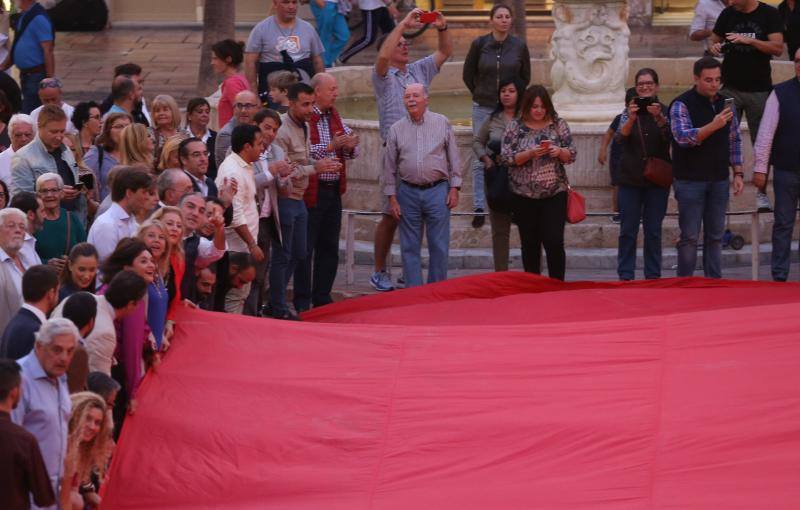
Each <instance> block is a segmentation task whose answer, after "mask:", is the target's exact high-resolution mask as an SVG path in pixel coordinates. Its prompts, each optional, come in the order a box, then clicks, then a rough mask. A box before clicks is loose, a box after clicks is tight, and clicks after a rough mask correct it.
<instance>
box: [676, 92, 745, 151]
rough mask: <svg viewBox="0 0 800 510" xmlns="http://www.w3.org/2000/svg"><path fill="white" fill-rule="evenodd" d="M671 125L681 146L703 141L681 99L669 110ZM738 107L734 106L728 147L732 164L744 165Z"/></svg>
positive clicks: (698, 143)
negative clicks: (737, 113)
mask: <svg viewBox="0 0 800 510" xmlns="http://www.w3.org/2000/svg"><path fill="white" fill-rule="evenodd" d="M669 118H670V125H671V127H672V137H673V138H674V139H675V142H676V143H677V144H678V145H680V146H681V147H696V146H698V145H700V143H701V142H698V141H697V132H698V131H700V128H696V127H694V126H692V118H691V117H690V116H689V109H688V108H687V107H686V105H685V104H684V103H683V102H681V101H675V102H674V103H673V104H672V108H670V110H669ZM736 119H737V115H736V107H735V106H734V107H733V119H731V121H730V123H729V125H730V128H729V132H728V142H729V143H728V147H729V148H730V164H731V166H741V165H742V134H741V132H740V131H739V122H738V121H737V120H736Z"/></svg>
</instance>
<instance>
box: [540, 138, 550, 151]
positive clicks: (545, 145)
mask: <svg viewBox="0 0 800 510" xmlns="http://www.w3.org/2000/svg"><path fill="white" fill-rule="evenodd" d="M539 145H540V146H541V147H542V149H549V148H550V140H547V139H544V140H541V141H540V142H539Z"/></svg>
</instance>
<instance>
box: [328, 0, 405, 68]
mask: <svg viewBox="0 0 800 510" xmlns="http://www.w3.org/2000/svg"><path fill="white" fill-rule="evenodd" d="M361 17H362V18H363V20H364V35H362V36H361V37H359V38H358V39H356V40H355V41H353V44H351V45H350V46H348V47H347V49H345V50H344V51H343V52H342V54H341V55H339V60H341V61H342V62H347V60H348V59H349V58H350V57H352V56H353V55H355V54H356V53H358V52H359V51H362V50H365V49H367V48H369V46H370V44H372V43H374V42H375V39H377V38H378V30H380V31H381V32H383V33H384V34H388V33H389V32H391V31H392V30H394V20H393V19H392V16H391V15H390V14H389V9H387V8H386V7H378V8H377V9H373V10H371V11H365V10H364V9H361Z"/></svg>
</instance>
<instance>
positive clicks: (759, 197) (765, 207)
mask: <svg viewBox="0 0 800 510" xmlns="http://www.w3.org/2000/svg"><path fill="white" fill-rule="evenodd" d="M756 209H758V212H771V211H772V204H770V203H769V197H768V196H767V194H766V193H761V192H760V191H757V192H756Z"/></svg>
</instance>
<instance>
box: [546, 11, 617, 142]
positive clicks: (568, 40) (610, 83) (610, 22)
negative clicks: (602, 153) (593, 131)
mask: <svg viewBox="0 0 800 510" xmlns="http://www.w3.org/2000/svg"><path fill="white" fill-rule="evenodd" d="M627 17H628V14H627V5H626V2H624V1H613V0H612V1H606V0H598V1H589V0H558V1H557V2H556V4H555V5H554V7H553V21H554V22H555V26H556V29H555V32H553V38H552V57H553V65H552V67H551V69H550V76H551V79H552V83H553V88H554V89H555V93H554V94H553V102H554V103H555V107H556V110H557V111H558V113H559V115H560V116H562V117H564V118H565V119H566V120H567V121H570V123H573V122H592V123H594V122H601V123H605V124H606V125H607V123H608V122H609V121H610V120H611V119H613V118H614V116H615V115H617V114H618V113H619V112H620V110H621V105H622V104H623V103H624V99H625V78H626V75H627V73H628V39H629V38H630V30H629V29H628V23H627ZM603 128H605V126H603Z"/></svg>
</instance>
